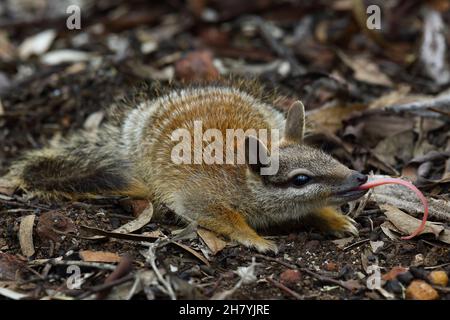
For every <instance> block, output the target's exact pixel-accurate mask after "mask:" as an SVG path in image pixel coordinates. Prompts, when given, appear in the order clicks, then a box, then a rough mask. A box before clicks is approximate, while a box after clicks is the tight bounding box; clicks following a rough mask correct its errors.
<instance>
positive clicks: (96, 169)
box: [7, 127, 148, 199]
mask: <svg viewBox="0 0 450 320" xmlns="http://www.w3.org/2000/svg"><path fill="white" fill-rule="evenodd" d="M119 134H120V133H119V129H117V128H108V127H104V128H102V129H101V131H100V132H97V133H96V134H95V135H90V134H87V133H83V134H79V135H75V136H73V137H71V138H70V139H68V140H67V141H65V142H64V143H63V144H61V145H60V146H58V147H49V148H44V149H41V150H35V151H31V152H29V153H27V154H26V155H25V156H24V157H23V158H22V159H21V160H19V161H18V162H16V163H15V164H14V165H13V167H12V168H11V171H10V172H9V174H8V175H7V177H9V178H11V179H14V181H16V182H17V183H18V185H19V187H20V188H21V189H23V190H25V191H27V192H29V193H31V194H33V195H36V196H38V197H40V198H47V199H51V198H69V199H77V198H90V197H94V196H96V195H97V196H98V195H128V196H132V197H137V198H143V197H146V196H147V195H148V191H147V189H146V187H145V186H144V185H143V184H142V183H140V182H139V181H138V180H137V179H135V178H134V175H133V166H132V162H131V161H130V160H129V159H127V157H126V155H125V154H124V153H123V151H122V150H121V148H120V136H119Z"/></svg>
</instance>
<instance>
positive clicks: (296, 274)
mask: <svg viewBox="0 0 450 320" xmlns="http://www.w3.org/2000/svg"><path fill="white" fill-rule="evenodd" d="M301 278H302V274H301V273H300V271H298V270H293V269H287V270H286V271H283V273H282V274H280V282H281V283H282V284H284V285H288V286H289V285H295V284H296V283H297V282H299V281H300V280H301Z"/></svg>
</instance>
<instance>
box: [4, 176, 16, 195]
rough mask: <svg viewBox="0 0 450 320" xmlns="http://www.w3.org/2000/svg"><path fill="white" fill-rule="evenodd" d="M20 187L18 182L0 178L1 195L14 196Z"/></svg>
mask: <svg viewBox="0 0 450 320" xmlns="http://www.w3.org/2000/svg"><path fill="white" fill-rule="evenodd" d="M18 187H19V184H18V182H16V181H14V180H12V179H9V178H4V177H1V178H0V193H2V194H6V195H7V196H12V195H13V194H14V191H16V189H17V188H18Z"/></svg>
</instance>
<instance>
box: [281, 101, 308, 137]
mask: <svg viewBox="0 0 450 320" xmlns="http://www.w3.org/2000/svg"><path fill="white" fill-rule="evenodd" d="M304 133H305V107H304V106H303V103H301V102H300V101H298V100H297V101H295V102H294V103H293V104H292V105H291V107H290V108H289V111H288V113H287V118H286V127H285V129H284V139H285V140H287V141H290V142H296V143H301V142H302V141H303V135H304Z"/></svg>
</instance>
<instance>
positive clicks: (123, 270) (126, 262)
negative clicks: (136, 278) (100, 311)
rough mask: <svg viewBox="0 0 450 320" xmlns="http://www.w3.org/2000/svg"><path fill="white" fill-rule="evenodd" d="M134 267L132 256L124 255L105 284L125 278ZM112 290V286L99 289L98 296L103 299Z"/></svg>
mask: <svg viewBox="0 0 450 320" xmlns="http://www.w3.org/2000/svg"><path fill="white" fill-rule="evenodd" d="M132 269H133V260H132V259H131V257H129V256H128V255H124V256H122V258H121V259H120V262H119V264H118V265H117V267H116V269H115V270H114V271H113V272H112V273H111V274H110V275H109V276H108V277H107V278H106V280H105V283H104V284H109V283H112V282H114V281H117V280H119V279H121V278H123V277H124V276H126V275H127V274H129V273H130V272H131V270H132ZM110 290H111V287H109V288H108V289H105V290H102V291H99V292H98V293H97V297H96V298H97V299H98V300H102V299H104V298H106V296H107V295H108V293H109V291H110Z"/></svg>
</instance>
